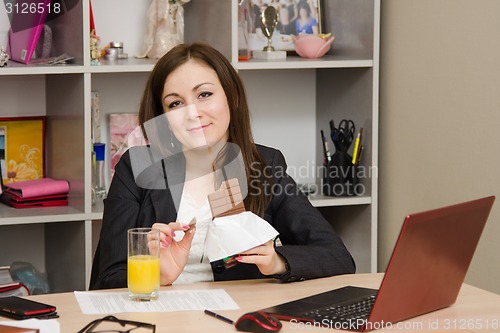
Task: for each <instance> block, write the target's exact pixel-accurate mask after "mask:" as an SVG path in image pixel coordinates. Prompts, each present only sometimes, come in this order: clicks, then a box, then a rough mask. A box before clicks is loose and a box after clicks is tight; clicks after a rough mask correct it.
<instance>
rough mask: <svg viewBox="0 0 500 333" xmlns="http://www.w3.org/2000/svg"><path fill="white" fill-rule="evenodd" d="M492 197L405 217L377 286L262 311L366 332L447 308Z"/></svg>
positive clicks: (461, 279) (349, 289)
mask: <svg viewBox="0 0 500 333" xmlns="http://www.w3.org/2000/svg"><path fill="white" fill-rule="evenodd" d="M494 201H495V197H494V196H490V197H485V198H481V199H478V200H473V201H468V202H464V203H460V204H456V205H452V206H447V207H443V208H438V209H434V210H429V211H426V212H421V213H416V214H411V215H408V216H407V217H406V218H405V220H404V223H403V226H402V228H401V232H400V234H399V237H398V240H397V242H396V245H395V247H394V250H393V252H392V256H391V259H390V261H389V264H388V266H387V270H386V272H385V275H384V278H383V280H382V283H381V285H380V287H379V289H378V290H377V289H370V288H360V287H356V286H347V287H343V288H339V289H334V290H331V291H327V292H324V293H320V294H316V295H312V296H309V297H305V298H301V299H298V300H294V301H291V302H288V303H283V304H279V305H276V306H272V307H269V308H266V309H263V310H261V311H264V312H267V313H269V314H271V315H273V316H275V317H276V318H278V319H281V320H289V321H295V322H309V323H313V324H317V325H319V326H321V327H327V328H335V329H341V330H350V331H357V332H365V331H370V330H373V329H379V328H383V327H387V325H389V324H391V323H397V322H399V321H402V320H406V319H409V318H412V317H416V316H419V315H422V314H425V313H428V312H432V311H435V310H438V309H442V308H445V307H448V306H450V305H452V304H453V303H455V301H456V299H457V296H458V293H459V291H460V287H461V286H462V284H463V282H464V279H465V275H466V273H467V270H468V268H469V265H470V263H471V260H472V257H473V255H474V252H475V249H476V246H477V244H478V242H479V238H480V237H481V233H482V231H483V229H484V226H485V224H486V220H487V219H488V215H489V213H490V210H491V207H492V206H493V202H494ZM381 325H382V326H381ZM383 325H385V326H383Z"/></svg>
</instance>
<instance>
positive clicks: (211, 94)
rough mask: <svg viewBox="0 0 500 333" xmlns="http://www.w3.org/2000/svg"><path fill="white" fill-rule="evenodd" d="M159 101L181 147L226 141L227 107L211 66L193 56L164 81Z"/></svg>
mask: <svg viewBox="0 0 500 333" xmlns="http://www.w3.org/2000/svg"><path fill="white" fill-rule="evenodd" d="M162 100H163V110H164V111H165V112H166V116H167V119H168V122H169V126H170V128H171V130H172V131H173V133H174V135H175V137H176V138H177V140H179V141H180V142H181V144H182V146H183V150H188V149H192V148H198V147H204V146H213V145H214V144H216V143H219V142H227V139H228V135H229V134H228V128H229V121H230V112H229V106H228V103H227V98H226V94H225V92H224V89H223V88H222V85H221V83H220V81H219V77H218V76H217V73H216V72H215V71H214V70H213V68H212V67H210V66H208V65H207V64H205V63H204V62H201V61H198V60H193V59H191V60H189V61H188V62H186V63H185V64H183V65H181V66H179V67H178V68H177V69H175V70H174V71H173V72H172V73H170V75H169V76H168V77H167V79H166V80H165V85H164V87H163V94H162Z"/></svg>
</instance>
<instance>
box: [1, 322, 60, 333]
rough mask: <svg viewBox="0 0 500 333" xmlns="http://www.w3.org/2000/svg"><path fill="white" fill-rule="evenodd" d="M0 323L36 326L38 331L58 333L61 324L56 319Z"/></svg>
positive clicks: (22, 326) (16, 325)
mask: <svg viewBox="0 0 500 333" xmlns="http://www.w3.org/2000/svg"><path fill="white" fill-rule="evenodd" d="M0 325H7V326H12V327H21V328H36V329H38V330H40V333H59V332H60V331H61V326H60V324H59V322H58V321H57V319H36V318H31V319H24V320H18V321H14V320H10V321H0Z"/></svg>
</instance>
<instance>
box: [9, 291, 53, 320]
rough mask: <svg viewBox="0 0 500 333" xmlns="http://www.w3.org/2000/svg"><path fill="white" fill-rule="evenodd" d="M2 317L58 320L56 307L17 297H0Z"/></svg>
mask: <svg viewBox="0 0 500 333" xmlns="http://www.w3.org/2000/svg"><path fill="white" fill-rule="evenodd" d="M0 315H1V316H4V317H9V318H14V319H28V318H57V313H56V307H55V306H53V305H49V304H45V303H40V302H36V301H32V300H30V299H26V298H22V297H17V296H9V297H0Z"/></svg>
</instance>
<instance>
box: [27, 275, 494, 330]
mask: <svg viewBox="0 0 500 333" xmlns="http://www.w3.org/2000/svg"><path fill="white" fill-rule="evenodd" d="M382 277H383V274H355V275H342V276H336V277H331V278H324V279H317V280H309V281H304V282H295V283H286V284H280V283H276V282H275V281H274V280H249V281H231V282H212V283H196V284H191V285H182V286H170V287H164V290H178V289H181V290H187V289H224V290H226V291H227V293H228V294H229V295H230V296H231V297H232V298H233V299H234V300H235V302H236V303H237V304H238V305H239V307H240V309H239V310H231V311H220V313H221V314H222V315H224V316H226V317H228V318H231V319H233V320H236V319H237V318H238V317H239V316H240V315H242V314H243V313H245V312H250V311H255V310H258V309H262V308H265V307H268V306H272V305H275V304H279V303H283V302H287V301H290V300H293V299H296V298H300V297H304V296H309V295H312V294H315V293H320V292H324V291H327V290H330V289H333V288H339V287H343V286H346V285H355V286H362V287H369V288H378V286H379V285H380V282H381V280H382ZM114 291H117V290H114ZM31 298H33V299H34V300H38V301H41V302H45V303H49V304H52V305H55V306H56V307H57V311H58V313H59V314H60V318H59V322H60V323H61V333H74V332H77V331H78V330H80V329H81V328H83V327H84V326H85V325H86V324H87V323H89V322H90V321H92V320H94V319H97V318H101V317H104V315H84V314H82V313H81V310H80V307H79V305H78V303H77V301H76V298H75V296H74V294H73V293H62V294H48V295H37V296H31ZM116 316H117V317H118V318H120V319H130V320H137V321H143V322H148V323H154V324H156V327H157V330H156V331H157V332H159V333H163V332H235V331H236V329H235V328H234V327H233V326H231V325H229V324H226V323H224V322H222V321H220V320H217V319H214V318H212V317H210V316H207V315H205V314H204V313H203V312H202V311H186V312H156V313H120V314H116ZM400 324H401V325H403V326H402V327H398V329H396V328H397V327H396V324H394V327H393V328H392V329H391V330H388V329H384V330H377V331H376V332H432V333H438V332H439V333H441V332H447V333H451V332H500V295H497V294H493V293H490V292H487V291H484V290H481V289H478V288H475V287H472V286H469V285H466V284H464V285H463V287H462V290H461V292H460V295H459V297H458V300H457V302H456V303H455V304H454V305H452V306H451V307H448V308H446V309H442V310H439V311H435V312H433V313H430V314H427V315H423V316H419V317H416V318H413V319H411V320H408V321H405V322H402V323H400ZM431 325H438V326H439V328H440V329H438V327H437V326H436V327H435V326H431ZM295 331H306V332H310V331H321V332H346V331H337V330H334V329H331V328H317V327H316V328H315V327H311V326H310V325H309V326H307V327H306V326H304V324H300V325H299V324H296V323H290V322H283V329H282V330H281V332H295Z"/></svg>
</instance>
